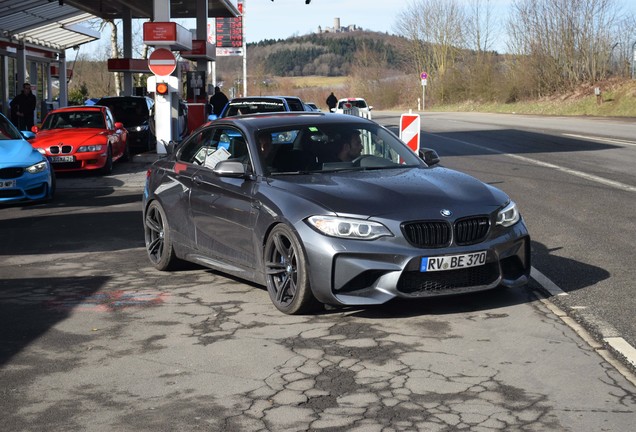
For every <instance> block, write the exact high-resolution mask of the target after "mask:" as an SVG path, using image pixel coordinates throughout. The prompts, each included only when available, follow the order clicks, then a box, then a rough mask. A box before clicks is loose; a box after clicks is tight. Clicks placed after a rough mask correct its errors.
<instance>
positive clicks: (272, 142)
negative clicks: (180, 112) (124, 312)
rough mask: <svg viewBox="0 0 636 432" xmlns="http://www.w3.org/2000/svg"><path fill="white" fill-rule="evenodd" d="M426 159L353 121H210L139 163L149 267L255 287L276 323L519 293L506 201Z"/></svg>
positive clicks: (522, 261) (520, 226) (523, 279)
mask: <svg viewBox="0 0 636 432" xmlns="http://www.w3.org/2000/svg"><path fill="white" fill-rule="evenodd" d="M171 150H172V149H171ZM426 161H428V163H427V162H426ZM438 161H439V159H438V158H437V157H436V153H435V152H433V151H425V152H421V153H420V155H416V154H414V153H413V152H412V150H410V149H409V148H408V147H407V146H406V145H405V144H404V143H403V142H402V141H400V140H399V139H398V138H397V137H396V136H395V134H393V133H392V132H391V131H389V130H388V129H386V128H384V127H382V126H380V125H379V124H377V123H375V122H373V121H371V120H368V119H364V118H360V117H355V116H343V115H337V114H328V113H309V112H305V113H272V114H256V115H251V116H240V117H227V118H222V119H219V120H217V121H215V122H212V123H209V124H207V125H205V126H203V127H201V128H199V129H198V130H196V131H194V132H193V133H192V134H191V135H190V136H189V137H188V139H187V140H186V141H184V142H183V143H182V144H181V145H180V146H179V148H177V149H176V150H175V151H174V152H173V153H172V154H171V155H169V156H168V157H166V158H163V159H160V160H159V161H157V162H155V164H154V165H153V166H152V168H151V170H150V172H149V175H148V177H147V183H146V187H145V193H144V199H143V214H144V231H145V242H146V249H147V253H148V257H149V258H150V261H151V262H152V264H154V266H155V267H156V268H157V269H160V270H171V269H174V268H177V267H178V265H179V264H180V262H181V261H183V260H185V261H191V262H195V263H199V264H201V265H204V266H207V267H210V268H213V269H216V270H219V271H221V272H225V273H227V274H230V275H234V276H238V277H240V278H243V279H245V280H248V281H252V282H255V283H257V284H262V285H265V286H266V287H267V290H268V292H269V295H270V298H271V300H272V302H273V303H274V305H275V306H276V307H277V308H278V309H279V310H281V311H282V312H284V313H288V314H298V313H305V312H309V311H312V310H314V309H315V308H316V307H317V306H319V305H321V304H330V305H336V306H338V305H373V304H381V303H385V302H387V301H389V300H391V299H393V298H396V297H400V298H408V299H419V298H423V297H429V296H440V295H449V294H459V293H467V292H475V291H482V290H488V289H492V288H495V287H498V286H504V287H518V286H522V285H524V284H526V283H527V281H528V277H529V272H530V237H529V235H528V231H527V229H526V226H525V224H524V221H523V219H522V218H521V215H520V213H519V211H518V209H517V206H516V204H515V203H514V201H512V200H511V199H510V198H509V197H508V196H507V195H506V194H505V193H504V192H502V191H501V190H499V189H497V188H495V187H493V186H491V185H488V184H485V183H483V182H481V181H479V180H477V179H475V178H473V177H471V176H468V175H466V174H463V173H460V172H457V171H453V170H450V169H447V168H444V167H442V166H440V165H439V164H438V163H437V162H438Z"/></svg>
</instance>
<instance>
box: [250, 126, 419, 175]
mask: <svg viewBox="0 0 636 432" xmlns="http://www.w3.org/2000/svg"><path fill="white" fill-rule="evenodd" d="M256 142H258V143H259V148H260V149H261V164H262V165H263V166H264V167H265V168H264V171H265V173H266V174H267V175H269V174H271V175H280V174H289V173H307V172H333V171H342V170H347V171H351V170H368V169H390V168H403V167H405V166H409V165H410V166H421V165H422V161H421V160H420V158H419V157H418V156H417V155H416V154H415V153H414V152H413V151H412V150H411V149H409V148H408V147H407V146H406V145H405V144H404V143H402V141H400V140H399V139H398V138H397V137H396V136H395V135H394V134H393V133H391V132H390V131H389V130H387V129H385V128H383V127H382V126H380V125H377V124H363V125H361V124H355V125H343V124H320V125H313V124H307V125H303V126H300V127H299V126H294V127H288V128H276V129H268V130H263V131H260V132H258V134H257V137H256Z"/></svg>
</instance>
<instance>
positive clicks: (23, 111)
mask: <svg viewBox="0 0 636 432" xmlns="http://www.w3.org/2000/svg"><path fill="white" fill-rule="evenodd" d="M35 104H36V100H35V95H34V94H33V93H31V84H29V83H24V84H22V92H21V93H20V94H19V95H17V96H16V97H14V98H13V100H12V101H11V104H10V106H11V121H12V122H13V124H14V125H15V126H16V127H17V128H18V129H19V130H21V131H23V130H27V131H30V130H31V128H32V127H33V113H34V112H35Z"/></svg>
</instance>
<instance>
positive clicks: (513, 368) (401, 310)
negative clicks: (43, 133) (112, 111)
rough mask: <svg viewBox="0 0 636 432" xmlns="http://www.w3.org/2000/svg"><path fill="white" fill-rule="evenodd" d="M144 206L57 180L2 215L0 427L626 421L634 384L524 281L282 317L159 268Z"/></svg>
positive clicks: (514, 425) (205, 274)
mask: <svg viewBox="0 0 636 432" xmlns="http://www.w3.org/2000/svg"><path fill="white" fill-rule="evenodd" d="M139 205H140V196H138V194H131V192H130V191H114V192H113V193H109V194H106V193H98V192H95V191H94V190H91V191H89V190H86V191H70V190H62V192H61V193H60V197H59V203H58V204H57V205H56V206H53V207H52V208H51V207H46V206H33V207H24V208H19V207H13V208H10V209H4V210H3V213H2V214H0V224H1V226H3V227H4V228H3V232H2V234H3V238H4V239H6V240H5V242H3V245H2V246H0V254H1V255H2V259H1V260H0V383H1V385H0V409H1V410H2V412H3V424H4V426H3V428H6V429H5V430H11V431H14V432H18V431H36V430H48V431H158V430H162V431H164V430H165V431H203V430H205V431H241V432H242V431H255V432H257V431H365V432H366V431H369V432H373V431H387V432H388V431H456V430H466V431H601V430H604V431H627V430H631V429H632V428H633V423H634V418H635V413H636V389H635V387H634V385H633V384H632V383H630V382H629V381H628V380H627V379H625V378H624V377H623V376H622V375H621V374H619V373H618V372H617V371H616V370H615V369H614V367H613V366H612V365H610V364H609V363H608V362H607V361H605V360H604V358H603V357H601V356H600V355H599V353H598V352H596V350H595V349H594V348H593V347H590V346H589V345H588V344H586V343H585V342H584V340H583V339H582V338H581V337H580V336H579V335H577V334H576V333H575V332H574V331H573V330H572V329H570V327H568V326H567V325H565V324H564V323H563V322H562V321H561V320H560V319H559V318H558V317H557V316H555V315H554V314H553V313H552V312H551V311H550V310H549V309H548V308H546V307H545V305H544V304H543V303H542V302H541V301H539V300H538V299H537V298H536V297H535V295H534V294H533V290H532V286H530V287H528V288H526V289H519V290H495V291H490V292H486V293H480V294H474V295H466V296H462V297H455V298H450V299H432V300H422V301H417V302H404V301H395V302H392V303H389V304H387V305H383V306H380V307H373V308H348V309H333V308H328V309H326V310H325V311H322V312H320V313H317V314H314V315H307V316H287V315H283V314H281V313H280V312H278V311H277V310H276V309H275V308H274V307H273V305H271V303H270V300H269V296H268V294H267V292H266V291H265V290H264V289H263V288H261V287H258V286H254V285H251V284H246V283H244V282H242V281H240V280H238V279H233V278H227V277H225V276H223V275H222V274H220V273H216V272H213V271H210V270H206V269H202V268H199V267H195V266H192V267H191V268H188V269H185V270H182V271H179V272H173V273H162V272H159V271H156V270H155V269H154V268H152V267H151V266H150V265H149V262H148V260H147V258H146V255H145V250H144V248H143V231H142V229H141V213H140V210H139ZM67 214H73V215H76V217H75V218H74V219H73V221H74V222H73V223H72V224H70V226H68V227H64V226H62V225H61V223H60V221H62V220H64V219H63V218H62V217H61V216H62V215H67ZM8 224H10V226H11V230H7V229H6V228H7V226H9V225H8ZM52 226H54V227H55V226H56V227H58V228H57V230H55V233H56V234H55V235H53V234H51V232H52V231H51V230H52V229H51V227H52ZM105 226H108V227H109V229H101V230H100V229H96V228H99V227H105ZM47 233H48V234H49V236H48V237H46V239H47V241H48V243H47V241H43V240H42V239H43V238H45V234H47ZM38 242H39V243H38Z"/></svg>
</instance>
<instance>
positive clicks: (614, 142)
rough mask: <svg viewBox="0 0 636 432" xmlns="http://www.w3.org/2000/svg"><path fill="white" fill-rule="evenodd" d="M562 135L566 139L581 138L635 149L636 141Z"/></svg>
mask: <svg viewBox="0 0 636 432" xmlns="http://www.w3.org/2000/svg"><path fill="white" fill-rule="evenodd" d="M562 135H563V136H566V137H572V138H581V139H585V140H590V141H598V142H608V143H612V144H622V145H628V146H634V147H636V141H630V140H622V139H618V138H604V137H595V136H589V135H576V134H566V133H564V134H562Z"/></svg>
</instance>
